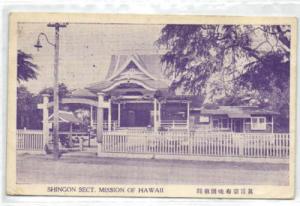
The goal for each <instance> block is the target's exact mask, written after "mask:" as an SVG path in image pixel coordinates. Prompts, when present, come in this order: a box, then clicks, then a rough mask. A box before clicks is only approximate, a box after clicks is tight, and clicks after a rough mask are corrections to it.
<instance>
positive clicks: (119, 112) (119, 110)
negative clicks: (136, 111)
mask: <svg viewBox="0 0 300 206" xmlns="http://www.w3.org/2000/svg"><path fill="white" fill-rule="evenodd" d="M120 126H121V104H120V103H118V127H120Z"/></svg>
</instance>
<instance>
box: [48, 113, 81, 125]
mask: <svg viewBox="0 0 300 206" xmlns="http://www.w3.org/2000/svg"><path fill="white" fill-rule="evenodd" d="M58 116H59V122H66V123H75V124H79V123H81V121H80V120H79V119H78V118H77V117H76V116H75V115H74V114H73V113H72V112H68V111H59V115H58ZM48 121H49V122H53V114H52V115H50V117H49V118H48Z"/></svg>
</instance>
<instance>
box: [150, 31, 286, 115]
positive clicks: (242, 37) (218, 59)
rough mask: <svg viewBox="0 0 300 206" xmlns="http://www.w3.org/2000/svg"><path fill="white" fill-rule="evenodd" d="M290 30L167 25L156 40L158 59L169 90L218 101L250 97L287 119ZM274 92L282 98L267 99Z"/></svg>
mask: <svg viewBox="0 0 300 206" xmlns="http://www.w3.org/2000/svg"><path fill="white" fill-rule="evenodd" d="M290 35H291V30H290V26H287V25H258V26H254V25H166V26H165V27H164V28H163V29H162V32H161V36H160V38H159V39H158V40H157V42H156V44H157V45H158V46H159V47H163V48H165V49H166V50H167V52H166V53H165V54H164V55H163V56H162V59H161V61H162V63H164V64H165V65H166V70H165V73H166V74H167V76H169V77H170V78H171V79H172V84H171V88H172V89H174V90H175V89H177V88H182V89H183V90H184V91H185V92H187V93H192V94H197V95H203V96H206V98H207V99H210V98H211V101H216V99H214V98H216V97H218V99H217V100H218V101H219V103H222V104H229V105H237V104H251V102H252V103H253V102H255V104H256V105H261V106H264V107H268V108H271V109H275V110H276V111H281V117H280V118H282V119H285V120H288V119H286V118H284V117H286V116H288V105H289V95H288V94H289V77H290V67H289V65H290ZM274 94H277V95H278V96H284V95H286V98H284V101H285V102H284V103H282V102H281V101H282V99H278V98H275V99H272V101H271V99H268V98H270V97H271V96H272V97H274ZM209 96H210V97H209ZM279 102H281V103H279ZM277 103H278V104H277ZM286 107H287V108H286Z"/></svg>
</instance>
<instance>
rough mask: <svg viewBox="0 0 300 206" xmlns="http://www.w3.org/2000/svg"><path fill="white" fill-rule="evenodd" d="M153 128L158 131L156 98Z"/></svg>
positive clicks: (155, 101)
mask: <svg viewBox="0 0 300 206" xmlns="http://www.w3.org/2000/svg"><path fill="white" fill-rule="evenodd" d="M153 118H154V121H153V127H154V131H157V99H156V98H154V100H153Z"/></svg>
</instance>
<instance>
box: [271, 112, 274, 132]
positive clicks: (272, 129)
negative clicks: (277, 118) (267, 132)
mask: <svg viewBox="0 0 300 206" xmlns="http://www.w3.org/2000/svg"><path fill="white" fill-rule="evenodd" d="M271 121H272V125H271V126H272V128H271V132H272V133H274V119H273V115H272V116H271Z"/></svg>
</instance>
